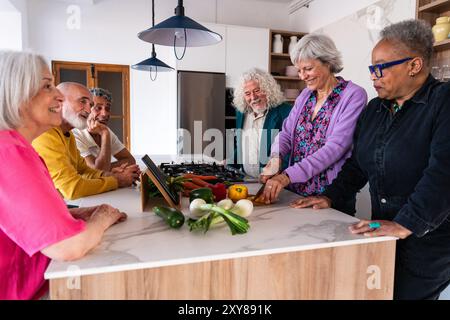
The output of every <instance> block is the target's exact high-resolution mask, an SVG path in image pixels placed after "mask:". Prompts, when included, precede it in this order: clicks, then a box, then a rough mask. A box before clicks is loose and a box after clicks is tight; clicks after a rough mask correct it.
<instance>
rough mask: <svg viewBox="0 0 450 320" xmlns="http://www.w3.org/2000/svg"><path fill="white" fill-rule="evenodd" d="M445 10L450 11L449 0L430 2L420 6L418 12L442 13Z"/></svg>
mask: <svg viewBox="0 0 450 320" xmlns="http://www.w3.org/2000/svg"><path fill="white" fill-rule="evenodd" d="M444 11H450V2H449V1H447V0H436V1H432V2H430V3H428V4H425V5H423V6H420V7H419V9H418V12H420V13H437V14H440V13H442V12H444Z"/></svg>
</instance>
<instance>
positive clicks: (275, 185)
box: [261, 173, 291, 204]
mask: <svg viewBox="0 0 450 320" xmlns="http://www.w3.org/2000/svg"><path fill="white" fill-rule="evenodd" d="M290 183H291V180H290V179H289V177H288V176H287V175H285V174H284V173H282V174H278V175H276V176H274V177H273V178H270V179H269V180H266V186H265V187H264V191H263V194H262V195H261V201H262V202H264V203H265V204H270V203H274V202H276V201H277V200H278V196H279V195H280V192H281V191H282V190H283V189H284V188H285V187H287V186H288V185H289V184H290Z"/></svg>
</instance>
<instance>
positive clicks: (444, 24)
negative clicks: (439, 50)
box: [432, 17, 450, 42]
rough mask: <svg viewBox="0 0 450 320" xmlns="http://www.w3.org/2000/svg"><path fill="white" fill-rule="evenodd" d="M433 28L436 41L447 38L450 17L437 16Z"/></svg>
mask: <svg viewBox="0 0 450 320" xmlns="http://www.w3.org/2000/svg"><path fill="white" fill-rule="evenodd" d="M432 30H433V35H434V40H435V41H436V42H439V41H443V40H445V39H447V38H448V34H449V33H450V17H439V18H437V19H436V24H435V25H434V26H433V28H432Z"/></svg>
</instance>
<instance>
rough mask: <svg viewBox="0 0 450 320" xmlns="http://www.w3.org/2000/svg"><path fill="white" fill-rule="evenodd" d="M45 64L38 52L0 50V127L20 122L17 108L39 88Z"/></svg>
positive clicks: (22, 106)
mask: <svg viewBox="0 0 450 320" xmlns="http://www.w3.org/2000/svg"><path fill="white" fill-rule="evenodd" d="M46 67H48V66H47V63H46V61H45V59H44V58H43V57H42V56H40V55H37V54H34V53H31V52H16V51H4V50H2V51H0V130H10V129H16V128H17V127H19V126H20V125H21V123H22V118H21V116H20V109H21V108H24V107H26V105H27V104H28V103H29V101H30V100H31V99H32V98H33V97H34V96H35V95H36V94H37V93H38V92H39V90H40V86H41V81H42V75H43V72H44V70H45V68H46Z"/></svg>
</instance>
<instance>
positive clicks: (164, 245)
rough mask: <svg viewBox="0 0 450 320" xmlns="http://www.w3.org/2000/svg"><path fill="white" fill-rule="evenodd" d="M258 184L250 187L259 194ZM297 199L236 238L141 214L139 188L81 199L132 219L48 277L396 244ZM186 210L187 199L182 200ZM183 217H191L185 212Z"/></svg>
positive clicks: (283, 200) (284, 199) (259, 217)
mask: <svg viewBox="0 0 450 320" xmlns="http://www.w3.org/2000/svg"><path fill="white" fill-rule="evenodd" d="M258 187H259V185H258V184H252V185H249V189H250V192H253V193H255V192H256V190H257V189H258ZM297 197H298V196H297V195H295V194H294V193H291V192H289V191H283V192H282V194H281V196H280V201H279V202H278V203H276V204H273V205H269V206H257V207H255V210H254V212H253V214H252V215H251V216H250V217H249V221H250V229H249V231H248V233H246V234H243V235H235V236H232V235H231V233H230V230H229V228H228V226H224V227H221V228H217V229H211V230H210V231H208V232H207V233H206V234H203V233H197V232H189V227H188V226H187V223H186V224H185V225H184V226H183V227H182V228H181V229H178V230H175V229H171V228H169V227H168V226H167V225H166V224H165V222H163V220H162V219H161V218H159V217H157V216H156V215H155V214H154V213H152V212H144V213H142V212H140V193H139V190H138V189H136V188H127V189H119V190H116V191H112V192H108V193H104V194H100V195H95V196H91V197H86V198H83V199H81V201H80V202H79V204H80V205H81V206H92V205H98V204H101V203H108V204H110V205H112V206H114V207H117V208H119V209H120V210H122V211H124V212H127V213H128V220H127V221H125V222H123V223H120V224H117V225H114V226H112V227H111V228H110V229H109V230H107V231H106V233H105V236H104V238H103V240H102V242H101V244H100V245H99V246H98V247H97V248H95V249H94V250H92V251H91V252H90V253H88V255H86V256H85V257H84V258H82V259H80V260H77V261H72V262H55V261H53V262H51V264H50V266H49V268H48V269H47V271H46V273H45V278H46V279H56V278H63V277H76V276H81V275H91V274H99V273H107V272H116V271H126V270H136V269H145V268H156V267H162V266H170V265H179V264H188V263H195V262H203V261H212V260H220V259H232V258H240V257H249V256H258V255H267V254H274V253H285V252H292V251H301V250H311V249H319V248H329V247H336V246H345V245H354V244H362V243H370V242H379V241H389V240H396V239H395V238H392V237H379V238H366V237H364V236H357V235H352V234H351V233H350V232H349V231H348V226H349V225H350V224H352V223H355V222H357V221H358V220H357V219H356V218H353V217H351V216H348V215H346V214H344V213H341V212H339V211H336V210H333V209H326V210H312V209H292V208H289V207H288V204H289V203H290V202H291V201H292V200H294V199H296V198H297ZM183 201H184V203H183V204H184V206H183V207H185V208H187V204H188V199H186V198H183ZM183 212H184V213H185V214H187V213H188V210H187V209H184V210H183Z"/></svg>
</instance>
